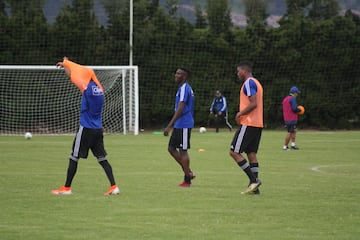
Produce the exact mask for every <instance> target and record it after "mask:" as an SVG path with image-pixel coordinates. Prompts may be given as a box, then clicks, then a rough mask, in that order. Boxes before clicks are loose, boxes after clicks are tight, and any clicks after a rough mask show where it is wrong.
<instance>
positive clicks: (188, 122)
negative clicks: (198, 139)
mask: <svg viewBox="0 0 360 240" xmlns="http://www.w3.org/2000/svg"><path fill="white" fill-rule="evenodd" d="M189 77H190V71H189V70H188V69H186V68H184V67H179V68H178V69H177V70H176V72H175V82H176V83H177V84H178V85H179V89H178V91H177V93H176V98H175V113H174V115H173V117H172V118H171V120H170V122H169V124H168V125H167V126H166V128H165V130H164V136H168V135H169V132H170V131H171V129H172V128H173V131H172V133H171V137H170V140H169V145H168V151H169V153H170V155H171V156H172V157H173V158H174V159H175V160H176V162H177V163H178V164H179V165H180V166H181V168H182V171H183V172H184V181H183V182H182V183H180V184H179V187H190V186H191V180H192V179H194V178H195V174H194V173H193V172H192V171H191V169H190V157H189V154H188V149H190V137H191V129H192V128H193V127H194V100H195V98H194V92H193V90H192V88H191V86H190V85H189V83H188V79H189Z"/></svg>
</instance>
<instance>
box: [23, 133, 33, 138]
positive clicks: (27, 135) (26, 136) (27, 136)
mask: <svg viewBox="0 0 360 240" xmlns="http://www.w3.org/2000/svg"><path fill="white" fill-rule="evenodd" d="M24 137H25V139H31V138H32V134H31V133H30V132H27V133H25V136H24Z"/></svg>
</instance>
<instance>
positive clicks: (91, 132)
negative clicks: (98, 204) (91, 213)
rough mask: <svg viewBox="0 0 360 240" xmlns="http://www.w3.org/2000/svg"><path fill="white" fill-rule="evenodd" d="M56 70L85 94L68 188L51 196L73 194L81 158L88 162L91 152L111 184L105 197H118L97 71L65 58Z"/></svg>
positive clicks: (83, 95)
mask: <svg viewBox="0 0 360 240" xmlns="http://www.w3.org/2000/svg"><path fill="white" fill-rule="evenodd" d="M56 66H57V67H62V68H64V70H65V73H66V74H67V76H68V77H69V78H70V80H71V82H72V83H73V84H75V85H76V86H77V87H78V88H79V90H80V92H81V93H82V99H81V106H80V126H79V130H78V132H77V134H76V136H75V139H74V143H73V147H72V153H71V155H70V159H69V165H68V170H67V177H66V181H65V185H64V186H62V187H60V188H59V189H56V190H52V191H51V193H52V194H56V195H59V194H71V193H72V191H71V183H72V180H73V178H74V176H75V174H76V170H77V166H78V161H79V159H80V158H87V156H88V152H89V150H91V151H92V153H93V154H94V156H95V157H96V158H97V160H98V162H99V164H100V165H101V166H102V167H103V169H104V171H105V174H106V176H107V178H108V180H109V182H110V188H109V190H108V191H107V192H106V193H105V195H115V194H118V193H119V192H120V190H119V188H118V186H117V185H116V183H115V180H114V176H113V171H112V167H111V165H110V163H109V162H108V160H107V158H106V151H105V148H104V141H103V130H102V116H101V114H102V110H103V105H104V90H103V87H102V86H101V84H100V82H99V80H98V79H97V77H96V75H95V73H94V71H93V70H92V69H90V68H87V67H84V66H82V65H80V64H77V63H74V62H72V61H70V60H69V59H68V58H67V57H64V59H63V62H58V63H57V64H56Z"/></svg>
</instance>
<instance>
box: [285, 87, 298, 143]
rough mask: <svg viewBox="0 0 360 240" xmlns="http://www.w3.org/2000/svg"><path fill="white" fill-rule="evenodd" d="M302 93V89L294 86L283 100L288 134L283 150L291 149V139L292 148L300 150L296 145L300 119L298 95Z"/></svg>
mask: <svg viewBox="0 0 360 240" xmlns="http://www.w3.org/2000/svg"><path fill="white" fill-rule="evenodd" d="M299 94H300V90H299V89H298V88H297V87H296V86H293V87H291V88H290V93H289V95H287V96H286V97H285V98H284V99H283V101H282V109H283V117H284V123H285V127H286V129H287V132H288V133H287V134H286V136H285V141H284V146H283V150H289V147H288V144H289V142H290V140H291V149H294V150H299V147H298V146H297V145H296V142H295V140H296V124H297V121H298V112H300V109H298V104H297V101H296V97H297V96H298V95H299Z"/></svg>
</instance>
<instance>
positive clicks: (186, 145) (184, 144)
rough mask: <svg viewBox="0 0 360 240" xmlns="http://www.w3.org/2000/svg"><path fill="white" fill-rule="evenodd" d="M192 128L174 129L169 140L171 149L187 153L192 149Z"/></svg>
mask: <svg viewBox="0 0 360 240" xmlns="http://www.w3.org/2000/svg"><path fill="white" fill-rule="evenodd" d="M190 137H191V128H174V129H173V131H172V133H171V137H170V140H169V148H178V149H179V150H182V151H186V150H188V149H190Z"/></svg>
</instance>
